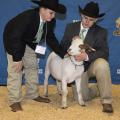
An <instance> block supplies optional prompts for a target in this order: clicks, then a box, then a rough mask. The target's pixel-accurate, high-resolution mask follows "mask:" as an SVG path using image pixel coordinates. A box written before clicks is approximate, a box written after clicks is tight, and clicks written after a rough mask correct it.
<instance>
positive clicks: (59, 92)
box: [56, 80, 62, 95]
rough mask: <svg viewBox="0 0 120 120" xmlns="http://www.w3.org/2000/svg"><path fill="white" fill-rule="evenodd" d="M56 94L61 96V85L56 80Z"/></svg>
mask: <svg viewBox="0 0 120 120" xmlns="http://www.w3.org/2000/svg"><path fill="white" fill-rule="evenodd" d="M56 84H57V90H58V94H59V95H62V83H61V81H59V80H56Z"/></svg>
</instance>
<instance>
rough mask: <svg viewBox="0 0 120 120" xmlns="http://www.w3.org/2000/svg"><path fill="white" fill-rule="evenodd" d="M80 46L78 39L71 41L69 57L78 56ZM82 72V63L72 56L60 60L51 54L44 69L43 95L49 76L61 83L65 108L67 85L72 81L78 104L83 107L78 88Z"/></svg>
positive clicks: (63, 106)
mask: <svg viewBox="0 0 120 120" xmlns="http://www.w3.org/2000/svg"><path fill="white" fill-rule="evenodd" d="M80 44H83V42H82V41H81V40H80V39H76V40H73V42H72V45H71V46H70V48H69V53H70V54H71V55H78V54H80V47H79V45H80ZM83 72H84V66H83V61H81V62H76V61H75V60H74V57H73V56H71V57H67V58H64V59H61V58H60V57H59V56H58V55H56V54H55V53H54V52H52V53H51V54H50V55H49V57H48V60H47V63H46V68H45V80H44V93H45V95H46V96H47V95H48V77H49V75H50V74H51V75H52V76H53V77H54V78H55V79H56V80H58V81H61V83H62V108H66V107H67V93H68V90H67V83H72V82H73V81H75V84H76V88H77V93H78V102H79V104H80V105H85V103H84V101H83V97H82V94H81V87H80V83H81V75H82V73H83ZM59 89H60V87H59Z"/></svg>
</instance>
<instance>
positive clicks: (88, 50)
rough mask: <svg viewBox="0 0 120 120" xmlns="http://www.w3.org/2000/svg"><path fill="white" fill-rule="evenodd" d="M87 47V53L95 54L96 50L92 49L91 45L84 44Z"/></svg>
mask: <svg viewBox="0 0 120 120" xmlns="http://www.w3.org/2000/svg"><path fill="white" fill-rule="evenodd" d="M84 45H85V50H86V51H87V52H94V51H96V50H95V49H94V48H92V47H91V46H90V45H89V44H86V43H85V44H84Z"/></svg>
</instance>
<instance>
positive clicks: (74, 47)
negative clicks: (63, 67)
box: [67, 37, 83, 56]
mask: <svg viewBox="0 0 120 120" xmlns="http://www.w3.org/2000/svg"><path fill="white" fill-rule="evenodd" d="M80 45H83V41H82V40H81V39H80V38H79V37H74V38H73V41H72V44H71V46H70V47H69V49H68V50H67V52H68V54H69V55H72V56H76V55H79V54H80V52H81V48H80Z"/></svg>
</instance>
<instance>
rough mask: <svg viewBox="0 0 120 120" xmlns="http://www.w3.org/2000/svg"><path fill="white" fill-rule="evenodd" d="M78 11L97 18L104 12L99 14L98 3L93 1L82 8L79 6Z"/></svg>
mask: <svg viewBox="0 0 120 120" xmlns="http://www.w3.org/2000/svg"><path fill="white" fill-rule="evenodd" d="M79 12H80V13H82V14H83V15H86V16H88V17H92V18H99V17H102V16H104V15H105V13H101V14H99V5H98V3H95V2H89V3H88V4H86V6H85V7H84V9H82V8H81V7H80V6H79Z"/></svg>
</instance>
